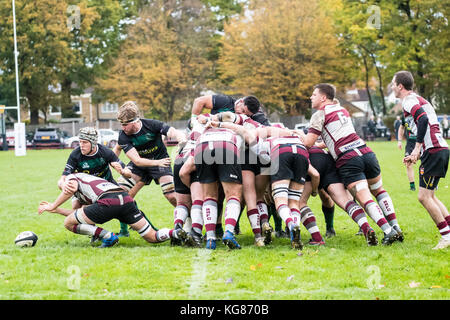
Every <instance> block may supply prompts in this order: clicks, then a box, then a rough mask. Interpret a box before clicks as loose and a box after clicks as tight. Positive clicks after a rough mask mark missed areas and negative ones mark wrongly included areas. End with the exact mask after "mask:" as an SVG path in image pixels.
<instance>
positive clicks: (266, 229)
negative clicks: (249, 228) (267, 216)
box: [261, 221, 273, 244]
mask: <svg viewBox="0 0 450 320" xmlns="http://www.w3.org/2000/svg"><path fill="white" fill-rule="evenodd" d="M261 231H262V234H263V236H264V244H270V243H272V231H273V229H272V226H271V225H270V224H269V222H268V221H266V222H264V223H263V224H262V225H261Z"/></svg>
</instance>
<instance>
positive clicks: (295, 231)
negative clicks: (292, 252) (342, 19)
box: [290, 226, 303, 250]
mask: <svg viewBox="0 0 450 320" xmlns="http://www.w3.org/2000/svg"><path fill="white" fill-rule="evenodd" d="M290 235H291V246H292V248H293V249H299V250H302V249H303V243H302V241H301V239H300V226H294V227H293V228H292V230H291V231H290Z"/></svg>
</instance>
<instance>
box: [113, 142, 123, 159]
mask: <svg viewBox="0 0 450 320" xmlns="http://www.w3.org/2000/svg"><path fill="white" fill-rule="evenodd" d="M112 151H113V152H114V154H115V155H116V156H117V157H119V156H120V152H121V151H122V148H121V147H120V145H119V144H118V143H116V145H115V146H114V148H113V149H112Z"/></svg>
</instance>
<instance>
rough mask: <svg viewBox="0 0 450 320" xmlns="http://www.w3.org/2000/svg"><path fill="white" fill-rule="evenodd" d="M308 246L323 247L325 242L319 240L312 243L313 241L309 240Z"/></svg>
mask: <svg viewBox="0 0 450 320" xmlns="http://www.w3.org/2000/svg"><path fill="white" fill-rule="evenodd" d="M308 245H310V246H317V247H319V246H324V245H325V241H323V240H321V241H314V240H313V239H310V240H309V242H308Z"/></svg>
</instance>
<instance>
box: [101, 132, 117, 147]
mask: <svg viewBox="0 0 450 320" xmlns="http://www.w3.org/2000/svg"><path fill="white" fill-rule="evenodd" d="M98 138H99V141H98V143H100V144H102V145H104V146H107V147H109V148H114V147H115V146H116V144H117V142H118V141H119V132H118V131H114V130H111V129H98Z"/></svg>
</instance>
